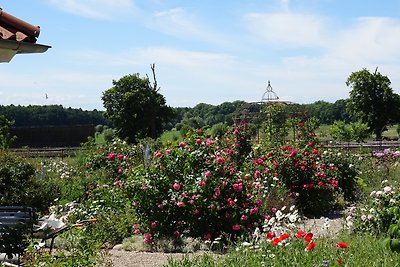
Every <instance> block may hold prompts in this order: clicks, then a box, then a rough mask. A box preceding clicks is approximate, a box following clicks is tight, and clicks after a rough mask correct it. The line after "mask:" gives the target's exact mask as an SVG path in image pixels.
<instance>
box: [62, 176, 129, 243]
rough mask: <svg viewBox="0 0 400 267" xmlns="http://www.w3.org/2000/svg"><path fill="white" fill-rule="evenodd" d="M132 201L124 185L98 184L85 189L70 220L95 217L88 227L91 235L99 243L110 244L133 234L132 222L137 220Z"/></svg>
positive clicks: (119, 241)
mask: <svg viewBox="0 0 400 267" xmlns="http://www.w3.org/2000/svg"><path fill="white" fill-rule="evenodd" d="M134 214H135V213H134V210H133V207H132V204H131V202H130V201H129V199H128V198H127V194H126V192H125V189H124V186H123V185H122V184H120V183H117V184H115V185H110V186H109V185H99V186H97V187H95V188H92V189H89V190H88V191H87V196H86V198H85V199H84V200H82V201H81V202H80V203H79V205H78V207H77V208H76V209H75V210H74V212H73V214H72V216H70V218H69V219H70V220H71V221H80V220H85V219H88V218H96V219H97V222H96V223H94V224H93V225H92V226H91V228H90V233H88V234H90V237H91V238H92V239H95V240H96V241H97V242H99V243H100V244H106V245H107V246H110V245H111V246H113V245H115V244H118V243H121V242H122V240H123V239H124V238H126V237H129V236H130V235H131V234H132V224H133V223H134V222H135V221H136V218H135V215H134Z"/></svg>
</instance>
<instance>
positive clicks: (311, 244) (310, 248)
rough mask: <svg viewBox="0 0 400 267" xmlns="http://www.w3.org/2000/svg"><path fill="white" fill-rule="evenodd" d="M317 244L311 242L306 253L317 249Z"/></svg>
mask: <svg viewBox="0 0 400 267" xmlns="http://www.w3.org/2000/svg"><path fill="white" fill-rule="evenodd" d="M315 246H316V244H315V243H314V242H310V243H308V245H307V247H306V249H305V250H306V251H310V250H313V249H314V248H315Z"/></svg>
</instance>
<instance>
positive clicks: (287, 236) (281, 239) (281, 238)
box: [279, 233, 289, 241]
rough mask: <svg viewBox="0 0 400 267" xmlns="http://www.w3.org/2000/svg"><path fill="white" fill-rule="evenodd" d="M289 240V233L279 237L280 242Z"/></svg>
mask: <svg viewBox="0 0 400 267" xmlns="http://www.w3.org/2000/svg"><path fill="white" fill-rule="evenodd" d="M287 238H289V235H288V234H287V233H283V234H281V236H280V237H279V240H280V241H283V240H285V239H287Z"/></svg>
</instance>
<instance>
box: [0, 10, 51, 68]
mask: <svg viewBox="0 0 400 267" xmlns="http://www.w3.org/2000/svg"><path fill="white" fill-rule="evenodd" d="M39 34H40V27H39V26H34V25H32V24H29V23H28V22H25V21H23V20H21V19H19V18H16V17H14V16H12V15H10V14H8V13H6V12H4V11H3V10H2V9H1V8H0V62H9V61H10V60H11V59H12V58H13V56H14V55H15V54H24V53H43V52H45V51H47V49H48V48H50V46H47V45H40V44H36V40H37V37H39Z"/></svg>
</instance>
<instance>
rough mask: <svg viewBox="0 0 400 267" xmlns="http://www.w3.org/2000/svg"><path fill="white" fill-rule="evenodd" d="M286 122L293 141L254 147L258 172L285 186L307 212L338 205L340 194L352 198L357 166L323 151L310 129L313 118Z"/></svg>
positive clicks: (344, 156) (329, 208) (337, 155)
mask: <svg viewBox="0 0 400 267" xmlns="http://www.w3.org/2000/svg"><path fill="white" fill-rule="evenodd" d="M289 123H290V125H291V126H290V128H292V130H293V136H294V140H293V141H292V142H288V143H287V144H285V145H282V146H276V147H275V148H273V149H272V150H271V149H270V148H269V147H268V146H265V147H262V146H261V147H260V148H259V149H257V154H256V155H257V156H258V159H256V160H255V161H254V160H253V164H254V165H255V166H257V165H259V166H258V167H256V168H257V170H258V172H259V173H261V174H262V176H266V177H270V178H269V179H273V180H275V181H280V182H281V183H283V184H284V185H286V187H287V188H288V189H289V190H290V191H291V195H292V197H293V198H294V199H295V201H296V203H297V205H298V207H299V208H300V209H302V210H303V211H304V212H306V213H312V214H320V213H324V212H327V211H329V210H332V209H334V208H337V204H338V199H339V196H341V195H343V197H345V198H346V200H350V199H353V198H354V195H353V194H352V192H353V193H354V192H355V191H354V189H355V187H356V175H357V169H355V166H354V162H353V160H352V157H351V156H350V155H349V154H345V153H343V154H342V153H334V152H330V151H326V150H324V149H323V147H322V146H321V145H320V144H319V141H318V139H317V138H316V135H315V133H314V132H313V130H314V129H315V128H316V127H315V123H314V122H313V121H308V122H301V121H298V120H296V119H292V120H290V121H289ZM264 169H267V170H268V172H267V173H265V171H263V170H264Z"/></svg>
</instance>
